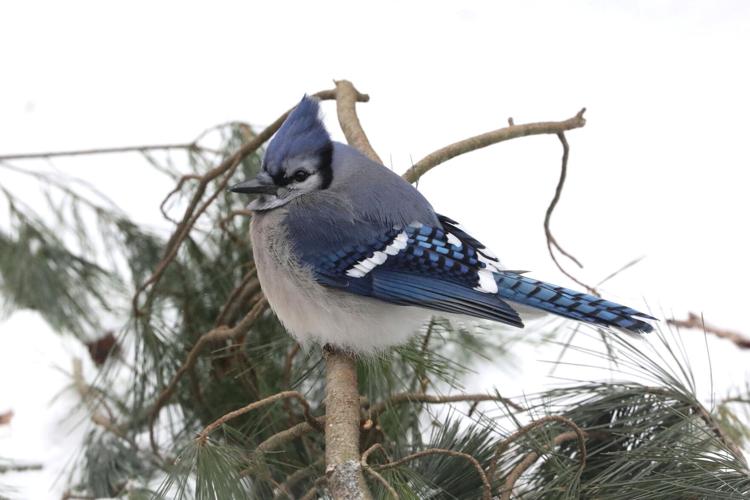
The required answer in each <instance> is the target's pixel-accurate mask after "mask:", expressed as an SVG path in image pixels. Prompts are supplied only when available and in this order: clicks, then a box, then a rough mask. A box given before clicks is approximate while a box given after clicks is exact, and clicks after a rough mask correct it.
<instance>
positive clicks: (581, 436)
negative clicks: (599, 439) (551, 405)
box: [489, 415, 586, 477]
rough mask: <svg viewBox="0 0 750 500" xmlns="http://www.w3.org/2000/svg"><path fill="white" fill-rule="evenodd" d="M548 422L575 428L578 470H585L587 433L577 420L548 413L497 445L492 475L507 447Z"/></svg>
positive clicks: (492, 461) (493, 475) (493, 458)
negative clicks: (578, 452) (579, 457)
mask: <svg viewBox="0 0 750 500" xmlns="http://www.w3.org/2000/svg"><path fill="white" fill-rule="evenodd" d="M548 422H558V423H561V424H563V425H566V426H568V427H570V428H571V429H573V432H575V434H576V437H577V438H578V449H579V451H580V453H581V465H580V468H579V470H578V475H579V476H580V475H581V473H582V472H583V469H584V468H585V467H586V434H585V433H584V432H583V430H581V428H580V427H578V425H576V423H575V422H573V421H572V420H570V419H569V418H566V417H561V416H559V415H548V416H546V417H542V418H540V419H537V420H535V421H533V422H531V423H530V424H528V425H525V426H523V427H521V428H520V429H518V430H517V431H516V432H514V433H513V434H511V435H510V436H508V437H507V438H505V439H504V440H503V441H502V442H501V443H499V444H498V445H497V448H495V454H494V455H493V457H492V460H491V461H490V470H489V472H490V476H491V477H495V472H496V471H497V461H498V459H499V457H500V455H501V454H502V453H503V452H504V451H505V449H506V448H507V447H508V446H509V445H510V444H511V443H512V442H513V441H515V440H516V439H518V438H519V437H521V436H525V435H526V434H528V433H529V432H530V431H532V430H534V429H536V428H537V427H541V426H543V425H544V424H546V423H548Z"/></svg>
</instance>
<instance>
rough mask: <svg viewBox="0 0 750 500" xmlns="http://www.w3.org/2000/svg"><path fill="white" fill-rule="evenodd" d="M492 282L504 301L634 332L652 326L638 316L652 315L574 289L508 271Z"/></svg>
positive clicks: (499, 274)
mask: <svg viewBox="0 0 750 500" xmlns="http://www.w3.org/2000/svg"><path fill="white" fill-rule="evenodd" d="M495 282H496V283H497V288H498V295H499V296H500V297H501V298H503V299H505V300H510V301H513V302H516V303H519V304H524V305H527V306H531V307H535V308H537V309H542V310H544V311H547V312H551V313H554V314H557V315H560V316H564V317H566V318H570V319H575V320H578V321H585V322H587V323H593V324H596V325H602V326H608V327H618V328H624V329H625V330H630V331H633V332H638V333H648V332H650V331H652V330H653V326H651V325H650V324H648V323H646V322H645V321H642V319H655V318H653V317H651V316H649V315H648V314H644V313H642V312H639V311H636V310H635V309H632V308H630V307H627V306H623V305H620V304H617V303H615V302H610V301H608V300H604V299H602V298H599V297H595V296H593V295H588V294H585V293H581V292H576V291H575V290H570V289H568V288H563V287H561V286H557V285H552V284H550V283H545V282H543V281H538V280H535V279H533V278H528V277H526V276H521V275H520V274H517V273H515V272H510V271H503V272H499V273H495ZM639 318H642V319H639Z"/></svg>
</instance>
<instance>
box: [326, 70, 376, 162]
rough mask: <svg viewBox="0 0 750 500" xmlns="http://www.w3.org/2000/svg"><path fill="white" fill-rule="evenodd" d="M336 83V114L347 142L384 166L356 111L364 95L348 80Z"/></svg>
mask: <svg viewBox="0 0 750 500" xmlns="http://www.w3.org/2000/svg"><path fill="white" fill-rule="evenodd" d="M334 83H335V84H336V113H337V115H338V118H339V124H340V125H341V130H342V131H343V132H344V136H345V137H346V141H347V142H348V143H349V145H350V146H352V147H354V148H356V149H358V150H359V151H361V152H362V153H364V154H365V156H367V157H368V158H370V159H371V160H374V161H376V162H378V163H380V164H382V163H383V161H382V160H381V159H380V157H379V156H378V154H377V153H376V152H375V150H374V149H373V148H372V145H370V140H369V139H368V138H367V135H366V134H365V131H364V130H362V125H361V124H360V123H359V118H358V117H357V113H356V111H355V104H356V102H357V101H358V100H359V98H360V96H361V95H362V94H360V92H359V91H358V90H357V89H356V88H354V85H353V84H352V82H350V81H348V80H336V81H334Z"/></svg>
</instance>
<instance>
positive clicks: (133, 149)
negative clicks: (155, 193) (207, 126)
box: [0, 142, 218, 161]
mask: <svg viewBox="0 0 750 500" xmlns="http://www.w3.org/2000/svg"><path fill="white" fill-rule="evenodd" d="M170 149H187V150H188V151H206V152H209V153H218V151H214V150H213V149H208V148H204V147H202V146H199V145H198V144H196V143H195V142H189V143H178V144H147V145H143V146H120V147H115V148H93V149H73V150H69V151H46V152H42V153H21V154H9V155H0V161H6V160H35V159H40V158H44V159H47V158H56V157H60V156H87V155H98V154H111V153H142V152H144V151H159V150H170Z"/></svg>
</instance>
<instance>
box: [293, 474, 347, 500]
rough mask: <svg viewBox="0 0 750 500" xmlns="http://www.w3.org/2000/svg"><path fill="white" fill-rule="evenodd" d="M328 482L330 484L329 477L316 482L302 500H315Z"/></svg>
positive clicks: (320, 478) (323, 477)
mask: <svg viewBox="0 0 750 500" xmlns="http://www.w3.org/2000/svg"><path fill="white" fill-rule="evenodd" d="M327 482H328V478H327V477H325V476H322V477H319V478H318V479H316V480H315V484H313V485H312V487H310V489H309V490H307V493H305V495H304V496H303V497H302V498H301V499H300V500H314V499H315V494H316V493H317V492H318V490H319V489H320V488H321V487H322V486H323V485H324V484H326V483H327ZM347 498H348V497H347Z"/></svg>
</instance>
